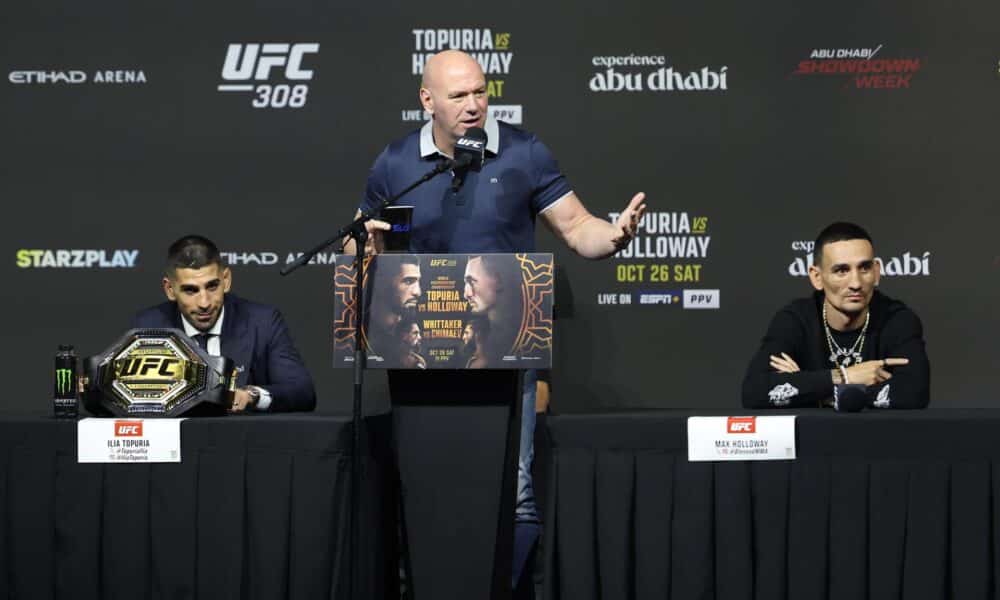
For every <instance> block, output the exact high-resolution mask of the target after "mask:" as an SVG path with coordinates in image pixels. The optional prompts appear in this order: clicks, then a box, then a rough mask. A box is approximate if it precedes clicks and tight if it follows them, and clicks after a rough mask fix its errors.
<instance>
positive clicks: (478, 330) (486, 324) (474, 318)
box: [463, 315, 490, 340]
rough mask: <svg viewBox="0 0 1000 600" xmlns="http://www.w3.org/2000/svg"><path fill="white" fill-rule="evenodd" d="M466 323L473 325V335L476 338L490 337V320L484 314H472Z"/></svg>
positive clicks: (467, 325) (484, 338)
mask: <svg viewBox="0 0 1000 600" xmlns="http://www.w3.org/2000/svg"><path fill="white" fill-rule="evenodd" d="M465 325H466V327H472V335H473V337H475V338H476V339H479V340H486V339H487V338H489V337H490V320H489V319H488V318H486V317H485V316H483V315H470V316H469V318H468V319H467V320H466V321H465ZM463 329H464V327H463Z"/></svg>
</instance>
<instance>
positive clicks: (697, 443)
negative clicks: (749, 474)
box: [687, 415, 795, 462]
mask: <svg viewBox="0 0 1000 600" xmlns="http://www.w3.org/2000/svg"><path fill="white" fill-rule="evenodd" d="M687 434H688V460H689V461H692V462H698V461H722V460H795V416H794V415H784V416H774V417H689V418H688V423H687Z"/></svg>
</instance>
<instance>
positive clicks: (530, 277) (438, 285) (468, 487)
mask: <svg viewBox="0 0 1000 600" xmlns="http://www.w3.org/2000/svg"><path fill="white" fill-rule="evenodd" d="M352 261H353V257H348V256H344V257H339V259H338V263H337V267H336V275H335V307H334V310H335V317H334V362H335V365H336V366H338V367H353V366H354V365H353V362H354V360H355V359H354V357H355V354H354V329H355V327H357V326H359V325H360V326H361V328H362V334H363V338H364V340H365V343H366V345H367V348H368V352H367V361H368V364H367V366H368V368H385V369H388V380H389V394H390V397H391V401H392V407H393V408H392V410H393V425H394V439H393V445H394V450H395V455H396V467H397V470H398V475H399V502H400V504H399V511H398V515H386V518H387V519H392V518H394V517H397V516H398V518H399V530H400V533H401V542H402V546H403V549H404V550H403V553H402V556H403V567H404V570H405V573H406V576H405V580H406V587H407V589H408V594H409V596H408V597H409V598H411V599H412V600H438V599H443V598H489V599H491V600H502V599H507V598H510V597H511V563H512V557H513V532H514V508H515V501H516V492H517V463H518V460H517V459H518V449H519V443H520V421H521V394H522V372H523V369H525V368H548V367H549V366H550V365H551V354H552V304H553V296H552V289H553V267H552V264H553V263H552V255H551V254H488V255H476V254H467V255H406V254H382V255H379V256H377V257H374V258H372V259H369V263H368V264H367V265H366V268H365V269H364V271H365V273H366V281H365V286H364V289H365V290H366V291H365V299H364V300H365V307H366V308H365V311H364V313H365V315H366V318H365V322H364V323H360V324H358V323H357V322H356V319H355V314H356V312H355V305H354V302H355V299H356V295H355V285H356V275H355V273H356V272H355V270H354V267H353V263H352Z"/></svg>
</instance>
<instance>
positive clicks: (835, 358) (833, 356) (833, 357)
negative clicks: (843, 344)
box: [830, 352, 838, 364]
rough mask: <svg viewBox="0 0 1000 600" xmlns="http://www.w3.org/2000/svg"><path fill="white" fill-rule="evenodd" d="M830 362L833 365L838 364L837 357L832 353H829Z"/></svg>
mask: <svg viewBox="0 0 1000 600" xmlns="http://www.w3.org/2000/svg"><path fill="white" fill-rule="evenodd" d="M830 362H832V363H833V364H838V363H837V355H836V354H834V353H833V352H831V353H830Z"/></svg>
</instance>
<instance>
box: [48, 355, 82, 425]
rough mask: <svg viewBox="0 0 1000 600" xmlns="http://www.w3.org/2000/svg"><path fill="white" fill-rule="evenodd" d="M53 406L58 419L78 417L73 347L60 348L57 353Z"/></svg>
mask: <svg viewBox="0 0 1000 600" xmlns="http://www.w3.org/2000/svg"><path fill="white" fill-rule="evenodd" d="M52 406H53V409H54V411H55V416H56V418H62V419H75V418H76V416H77V412H78V410H79V409H78V408H77V389H76V351H74V350H73V346H63V345H60V346H59V352H56V373H55V395H54V396H53V401H52Z"/></svg>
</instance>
